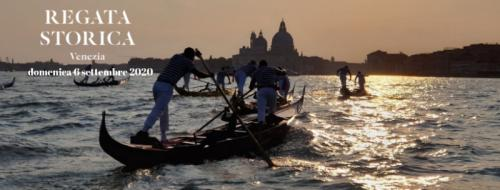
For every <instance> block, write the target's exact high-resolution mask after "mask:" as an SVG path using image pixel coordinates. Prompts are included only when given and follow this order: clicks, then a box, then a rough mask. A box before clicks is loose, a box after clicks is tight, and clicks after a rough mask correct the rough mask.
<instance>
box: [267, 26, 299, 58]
mask: <svg viewBox="0 0 500 190" xmlns="http://www.w3.org/2000/svg"><path fill="white" fill-rule="evenodd" d="M294 50H295V48H294V46H293V38H292V35H290V33H288V32H287V31H286V25H285V21H281V23H280V28H279V31H278V32H277V33H276V34H275V35H274V37H273V41H272V44H271V52H276V53H286V52H291V51H294Z"/></svg>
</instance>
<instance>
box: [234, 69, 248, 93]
mask: <svg viewBox="0 0 500 190" xmlns="http://www.w3.org/2000/svg"><path fill="white" fill-rule="evenodd" d="M246 78H247V76H245V74H242V73H238V74H237V75H236V80H237V81H236V82H237V84H236V85H237V86H238V95H243V90H244V88H245V81H246Z"/></svg>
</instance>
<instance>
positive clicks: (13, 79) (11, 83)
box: [0, 77, 16, 89]
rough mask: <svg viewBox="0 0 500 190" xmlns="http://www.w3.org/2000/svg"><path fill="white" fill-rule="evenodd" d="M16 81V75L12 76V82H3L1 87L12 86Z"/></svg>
mask: <svg viewBox="0 0 500 190" xmlns="http://www.w3.org/2000/svg"><path fill="white" fill-rule="evenodd" d="M15 82H16V77H14V78H12V81H11V82H8V83H3V84H2V85H0V89H4V88H10V87H12V86H14V83H15Z"/></svg>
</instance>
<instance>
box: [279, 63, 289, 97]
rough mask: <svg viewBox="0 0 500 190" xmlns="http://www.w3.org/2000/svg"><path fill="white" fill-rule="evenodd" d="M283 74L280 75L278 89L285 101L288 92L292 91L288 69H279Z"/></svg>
mask: <svg viewBox="0 0 500 190" xmlns="http://www.w3.org/2000/svg"><path fill="white" fill-rule="evenodd" d="M278 69H279V70H280V71H281V73H280V74H279V75H278V87H279V93H280V96H281V97H283V98H284V99H285V100H286V99H287V97H288V91H289V90H290V79H289V78H288V73H287V72H286V69H284V68H281V67H278Z"/></svg>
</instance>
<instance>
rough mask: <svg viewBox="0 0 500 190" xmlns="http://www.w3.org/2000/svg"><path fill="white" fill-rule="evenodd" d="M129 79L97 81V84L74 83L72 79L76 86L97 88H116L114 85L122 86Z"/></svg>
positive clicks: (74, 80)
mask: <svg viewBox="0 0 500 190" xmlns="http://www.w3.org/2000/svg"><path fill="white" fill-rule="evenodd" d="M129 79H130V76H129V77H127V78H125V79H121V80H112V81H99V82H92V83H85V82H83V80H82V81H76V79H73V82H74V83H75V84H76V85H77V86H88V87H98V86H116V85H122V84H125V83H127V82H128V80H129Z"/></svg>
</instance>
